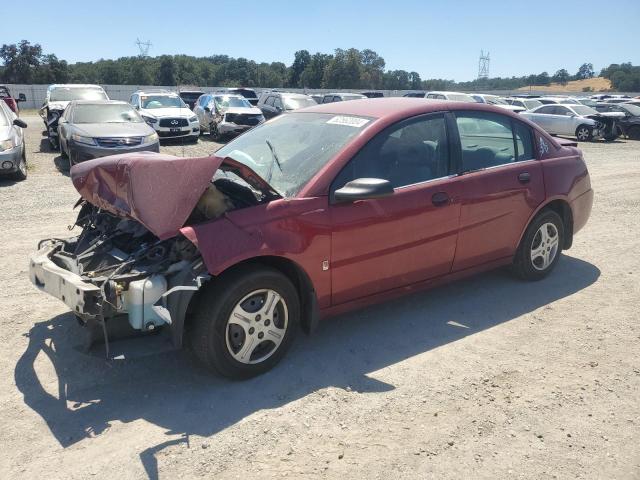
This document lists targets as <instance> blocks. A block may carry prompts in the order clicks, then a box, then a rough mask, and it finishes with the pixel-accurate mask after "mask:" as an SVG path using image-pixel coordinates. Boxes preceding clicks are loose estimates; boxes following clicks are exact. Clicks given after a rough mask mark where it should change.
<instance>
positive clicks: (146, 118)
mask: <svg viewBox="0 0 640 480" xmlns="http://www.w3.org/2000/svg"><path fill="white" fill-rule="evenodd" d="M142 118H143V119H144V121H145V122H147V123H158V119H157V118H155V117H150V116H149V115H142Z"/></svg>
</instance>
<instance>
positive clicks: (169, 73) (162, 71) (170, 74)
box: [156, 55, 176, 86]
mask: <svg viewBox="0 0 640 480" xmlns="http://www.w3.org/2000/svg"><path fill="white" fill-rule="evenodd" d="M156 84H157V85H167V86H168V85H175V84H176V65H175V62H174V61H173V57H170V56H169V55H163V56H162V57H160V68H158V74H157V75H156Z"/></svg>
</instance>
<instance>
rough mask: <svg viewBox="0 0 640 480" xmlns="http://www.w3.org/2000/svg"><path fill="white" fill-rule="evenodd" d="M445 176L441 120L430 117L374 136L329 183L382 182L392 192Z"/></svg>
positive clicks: (446, 161) (444, 136)
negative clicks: (384, 181) (385, 182)
mask: <svg viewBox="0 0 640 480" xmlns="http://www.w3.org/2000/svg"><path fill="white" fill-rule="evenodd" d="M448 174H449V144H448V140H447V129H446V123H445V119H444V117H443V116H435V117H434V116H430V117H428V118H420V119H415V120H411V121H409V122H402V123H401V124H400V125H396V126H392V127H390V128H388V129H386V130H384V131H383V132H381V133H379V134H378V135H376V136H375V137H374V138H373V139H372V140H371V141H369V143H367V145H365V147H364V148H362V150H360V151H359V152H358V153H357V154H356V156H354V157H353V158H352V159H351V161H350V162H349V163H348V164H347V166H346V167H345V168H344V170H342V171H341V172H340V174H339V175H338V177H337V178H336V180H335V181H334V183H333V187H334V189H338V188H342V187H344V185H345V184H346V183H347V182H350V181H351V180H355V179H357V178H382V179H385V180H389V181H390V182H391V184H392V185H393V187H394V188H398V187H404V186H407V185H413V184H416V183H421V182H425V181H427V180H433V179H436V178H441V177H445V176H447V175H448Z"/></svg>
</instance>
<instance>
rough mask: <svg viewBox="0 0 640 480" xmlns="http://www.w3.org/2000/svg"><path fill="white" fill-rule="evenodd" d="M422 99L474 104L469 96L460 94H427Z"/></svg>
mask: <svg viewBox="0 0 640 480" xmlns="http://www.w3.org/2000/svg"><path fill="white" fill-rule="evenodd" d="M424 98H428V99H430V100H451V101H452V102H469V103H476V101H475V100H474V98H473V97H472V96H471V95H469V94H467V93H462V92H427V95H426V96H425V97H424Z"/></svg>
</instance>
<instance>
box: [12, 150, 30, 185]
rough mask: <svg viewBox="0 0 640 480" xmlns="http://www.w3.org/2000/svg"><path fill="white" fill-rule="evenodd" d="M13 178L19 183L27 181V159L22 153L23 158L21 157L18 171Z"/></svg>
mask: <svg viewBox="0 0 640 480" xmlns="http://www.w3.org/2000/svg"><path fill="white" fill-rule="evenodd" d="M13 178H14V179H15V180H17V181H19V182H21V181H22V180H26V179H27V157H26V155H25V153H24V151H23V152H22V157H20V163H18V169H17V170H16V171H15V173H14V174H13Z"/></svg>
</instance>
